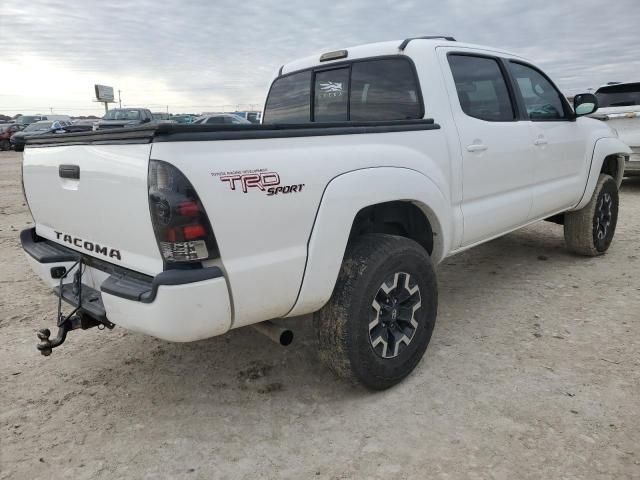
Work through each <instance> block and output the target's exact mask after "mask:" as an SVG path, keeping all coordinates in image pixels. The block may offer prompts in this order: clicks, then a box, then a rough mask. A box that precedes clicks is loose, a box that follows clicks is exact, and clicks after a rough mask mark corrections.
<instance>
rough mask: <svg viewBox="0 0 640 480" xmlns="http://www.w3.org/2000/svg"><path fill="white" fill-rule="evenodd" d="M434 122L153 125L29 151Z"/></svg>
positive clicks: (47, 142) (43, 138) (80, 136)
mask: <svg viewBox="0 0 640 480" xmlns="http://www.w3.org/2000/svg"><path fill="white" fill-rule="evenodd" d="M439 128H440V125H438V124H437V123H435V121H434V120H433V119H432V118H426V119H417V120H393V121H386V122H332V123H300V124H277V125H275V124H258V125H180V124H167V123H162V124H150V125H145V126H141V127H134V128H119V129H112V130H104V131H102V130H98V131H95V132H74V133H63V134H55V135H54V134H51V135H38V136H35V137H30V138H28V139H27V142H26V145H27V146H29V147H32V146H33V147H42V146H55V145H90V144H94V145H109V144H133V143H154V142H188V141H210V140H250V139H260V138H290V137H312V136H323V135H355V134H363V133H385V132H403V131H416V130H437V129H439Z"/></svg>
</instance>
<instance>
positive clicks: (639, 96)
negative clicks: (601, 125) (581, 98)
mask: <svg viewBox="0 0 640 480" xmlns="http://www.w3.org/2000/svg"><path fill="white" fill-rule="evenodd" d="M596 97H597V98H598V106H599V107H600V108H606V107H630V106H633V105H640V83H624V84H620V85H608V86H606V87H602V88H600V89H598V91H597V92H596Z"/></svg>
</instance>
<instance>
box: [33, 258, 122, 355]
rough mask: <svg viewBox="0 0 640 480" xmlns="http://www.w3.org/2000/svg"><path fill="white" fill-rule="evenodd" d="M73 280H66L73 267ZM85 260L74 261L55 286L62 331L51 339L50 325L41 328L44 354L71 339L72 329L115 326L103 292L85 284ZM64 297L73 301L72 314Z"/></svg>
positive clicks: (42, 352) (48, 353)
mask: <svg viewBox="0 0 640 480" xmlns="http://www.w3.org/2000/svg"><path fill="white" fill-rule="evenodd" d="M74 270H75V273H74V274H73V282H71V283H67V284H63V282H64V279H65V278H67V277H68V276H69V275H70V274H71V273H72V272H73V271H74ZM82 273H83V262H82V258H80V260H78V261H77V262H76V263H74V264H73V266H72V267H71V268H69V270H67V271H66V272H65V273H64V275H63V276H62V277H60V285H59V286H58V288H56V289H55V292H56V294H57V295H58V315H57V327H58V334H57V335H56V337H55V338H54V339H50V338H49V337H51V331H50V330H49V329H48V328H43V329H42V330H38V333H37V336H38V339H39V340H40V343H39V344H38V350H39V351H40V353H41V354H42V355H44V356H49V355H51V352H52V350H53V349H54V348H56V347H59V346H60V345H62V344H63V343H64V341H65V340H66V339H67V333H68V332H69V331H70V330H76V329H78V328H81V329H83V330H87V329H89V328H93V327H98V328H99V329H104V328H105V327H106V328H108V329H112V328H113V327H114V326H115V325H114V324H113V323H111V322H110V321H109V320H107V316H106V312H105V310H104V306H103V305H102V298H101V295H100V292H98V291H96V290H94V289H93V288H90V287H88V286H86V285H83V284H82ZM62 300H64V301H65V302H67V303H69V304H71V305H72V306H74V307H75V308H74V309H73V311H72V312H71V313H70V314H69V315H65V314H64V313H62Z"/></svg>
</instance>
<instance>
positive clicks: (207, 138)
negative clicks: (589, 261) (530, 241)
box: [21, 38, 630, 389]
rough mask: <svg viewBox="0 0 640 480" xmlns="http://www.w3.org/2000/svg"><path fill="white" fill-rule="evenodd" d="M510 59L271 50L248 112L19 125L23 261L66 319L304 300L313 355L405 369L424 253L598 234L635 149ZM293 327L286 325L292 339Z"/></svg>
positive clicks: (160, 326)
mask: <svg viewBox="0 0 640 480" xmlns="http://www.w3.org/2000/svg"><path fill="white" fill-rule="evenodd" d="M594 102H595V101H594V99H593V96H592V95H590V94H584V95H580V96H577V97H576V100H575V106H576V110H577V111H578V113H577V114H576V113H575V112H574V110H573V109H572V108H571V106H570V105H569V104H568V103H567V101H566V99H565V98H564V96H563V95H561V93H560V92H559V91H558V89H557V88H556V87H555V85H554V84H553V83H552V82H551V80H550V79H549V78H548V77H547V76H546V75H545V74H544V73H543V72H542V71H541V70H540V69H538V68H537V67H535V66H534V65H532V64H531V63H530V62H528V61H526V60H524V59H523V58H521V57H519V56H516V55H513V54H510V53H507V52H504V51H502V50H496V49H491V48H486V47H478V46H473V45H467V44H463V43H458V42H455V41H454V40H453V39H451V38H418V39H406V40H404V41H397V42H385V43H378V44H371V45H364V46H359V47H355V48H349V49H344V50H338V51H333V52H327V53H324V54H322V55H314V56H311V57H307V58H303V59H300V60H297V61H294V62H291V63H288V64H285V65H283V66H282V67H281V68H280V69H279V71H278V73H277V74H276V75H275V77H274V79H273V81H272V83H271V85H270V88H269V92H268V95H267V99H266V103H265V109H264V117H263V123H262V124H261V125H231V126H227V125H221V126H217V125H214V126H210V125H202V126H200V125H171V124H166V125H153V126H146V127H145V126H142V127H138V128H130V129H119V130H115V129H114V130H110V131H105V132H100V131H98V132H93V133H86V134H85V133H80V134H63V135H57V136H55V137H54V136H44V137H40V138H33V139H30V140H29V142H28V143H27V145H26V149H25V151H24V160H23V182H24V189H25V195H26V199H27V201H28V205H29V207H30V210H31V213H32V215H33V218H34V223H35V228H33V229H29V230H25V231H24V232H22V234H21V237H22V245H23V247H24V250H25V252H26V253H27V259H28V261H29V263H30V264H31V266H32V268H33V269H34V270H35V271H36V272H37V273H38V274H39V275H40V277H41V278H42V279H43V280H44V281H45V282H47V283H48V284H49V285H50V286H51V287H52V288H53V289H55V291H56V293H57V294H58V296H59V297H60V299H61V302H64V303H68V304H70V308H71V309H72V313H71V314H64V313H62V310H63V309H62V308H61V305H59V308H58V312H59V314H58V319H57V320H58V322H57V326H58V335H57V336H56V337H55V338H50V332H49V331H48V330H46V329H45V330H43V331H40V332H39V337H40V339H41V343H40V345H39V347H38V348H39V349H40V350H41V352H42V353H44V354H50V353H51V351H52V349H53V348H55V347H56V346H58V345H59V344H60V343H62V341H64V338H65V336H66V334H67V332H68V331H70V330H72V329H76V328H89V327H92V326H100V327H103V326H107V327H110V328H111V327H113V326H114V325H118V326H121V327H124V328H128V329H131V330H135V331H137V332H143V333H145V334H149V335H153V336H155V337H158V338H161V339H165V340H168V341H174V342H190V341H195V340H200V339H204V338H208V337H212V336H216V335H222V334H224V333H225V332H227V331H229V330H230V329H235V328H239V327H243V326H248V325H258V326H259V327H260V328H261V329H262V330H263V331H267V332H268V333H269V332H271V333H273V332H274V329H275V328H276V327H273V325H272V324H270V323H264V322H265V321H269V320H272V319H279V318H288V317H298V316H302V315H306V314H313V322H314V325H315V329H316V332H317V339H318V342H319V351H320V356H321V357H322V359H323V360H324V361H325V362H326V363H327V364H328V365H329V366H330V367H331V368H332V369H333V370H334V371H335V372H336V373H338V374H339V375H341V376H343V377H346V378H349V379H353V380H356V381H359V382H360V383H362V384H364V385H366V386H367V387H369V388H373V389H384V388H388V387H390V386H392V385H394V384H396V383H397V382H399V381H400V380H401V379H402V378H404V377H405V376H406V375H408V374H409V373H410V372H411V371H412V370H413V368H414V367H415V366H416V365H417V364H418V362H419V361H420V359H421V358H422V356H423V353H424V352H425V349H426V348H427V345H428V343H429V340H430V337H431V334H432V331H433V328H434V324H435V320H436V314H437V281H436V273H435V268H436V265H437V264H438V263H439V262H440V261H442V260H443V259H444V258H445V257H447V256H450V255H453V254H455V253H457V252H460V251H462V250H465V249H467V248H471V247H473V246H475V245H478V244H480V243H483V242H486V241H488V240H491V239H493V238H496V237H498V236H501V235H504V234H505V233H508V232H510V231H512V230H515V229H517V228H520V227H523V226H525V225H528V224H531V223H533V222H536V221H539V220H543V219H549V218H551V219H553V220H555V221H557V222H559V223H563V224H564V229H565V239H566V243H567V246H568V247H569V248H570V249H571V250H573V251H574V252H577V253H579V254H583V255H599V254H602V253H604V252H605V251H606V250H607V248H608V247H609V244H610V243H611V240H612V238H613V234H614V231H615V226H616V220H617V208H618V186H619V184H620V181H621V178H622V171H623V168H624V160H625V158H626V157H627V156H628V155H629V153H630V150H629V148H628V147H627V146H625V145H624V144H623V143H622V142H620V141H619V140H618V139H617V138H616V136H615V134H614V133H613V132H612V131H611V129H609V128H608V127H607V126H606V125H605V124H604V123H602V122H599V121H596V120H593V119H590V118H585V117H583V116H582V115H585V114H589V113H593V111H594V109H595V103H594ZM289 340H290V337H289Z"/></svg>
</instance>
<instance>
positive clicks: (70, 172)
mask: <svg viewBox="0 0 640 480" xmlns="http://www.w3.org/2000/svg"><path fill="white" fill-rule="evenodd" d="M58 175H60V178H71V179H73V180H80V166H79V165H60V166H59V167H58Z"/></svg>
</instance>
